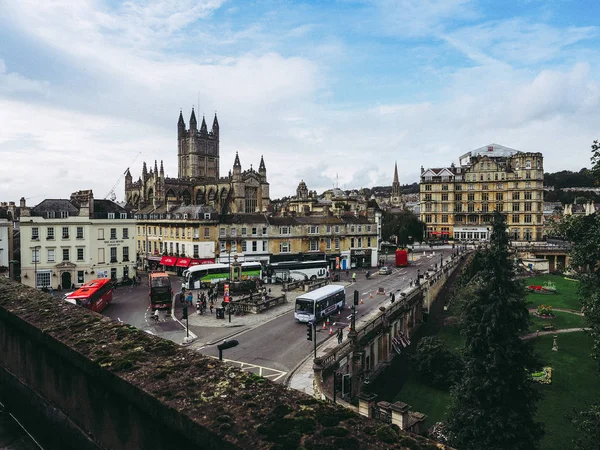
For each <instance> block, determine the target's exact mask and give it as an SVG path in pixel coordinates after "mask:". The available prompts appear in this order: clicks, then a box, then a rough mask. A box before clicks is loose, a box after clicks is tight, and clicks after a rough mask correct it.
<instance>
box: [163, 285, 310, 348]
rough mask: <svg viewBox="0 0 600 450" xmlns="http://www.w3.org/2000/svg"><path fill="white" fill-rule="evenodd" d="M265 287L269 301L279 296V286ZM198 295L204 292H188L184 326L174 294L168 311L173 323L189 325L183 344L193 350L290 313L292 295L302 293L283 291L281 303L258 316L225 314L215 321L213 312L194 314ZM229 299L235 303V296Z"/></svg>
mask: <svg viewBox="0 0 600 450" xmlns="http://www.w3.org/2000/svg"><path fill="white" fill-rule="evenodd" d="M265 287H266V288H267V289H271V293H270V294H268V297H269V298H271V297H280V296H281V295H283V294H284V291H283V287H282V285H280V284H270V285H265ZM186 292H189V291H186ZM201 292H206V289H194V290H193V291H192V294H193V296H194V307H193V308H191V309H188V321H187V322H188V324H186V321H185V320H183V319H181V317H182V315H183V313H182V311H181V302H180V301H179V297H178V294H177V295H176V298H175V302H174V305H173V312H172V314H173V317H174V318H175V320H176V321H177V322H179V323H180V324H181V326H182V327H183V328H184V329H185V328H186V325H188V326H189V330H190V339H189V340H188V341H187V342H184V344H188V345H193V346H194V347H201V346H205V345H214V344H216V343H218V342H221V341H223V340H226V339H229V338H232V337H234V336H237V335H238V334H241V333H243V332H245V331H248V330H251V329H253V328H256V327H259V326H261V325H264V324H265V323H267V322H269V321H271V320H273V319H276V318H277V317H279V316H281V315H283V314H286V313H288V312H290V311H292V310H293V309H294V304H295V301H296V296H298V295H300V294H301V293H302V292H301V291H294V292H287V293H285V294H286V297H287V301H286V302H285V303H283V304H280V305H277V306H274V307H272V308H269V309H268V310H266V311H262V312H261V313H260V314H251V313H249V314H244V315H236V314H231V316H230V315H229V314H227V313H226V314H225V319H217V317H216V309H213V312H212V313H211V312H210V310H209V309H208V308H207V309H206V311H205V312H204V314H198V313H197V312H196V307H195V303H196V299H197V295H198V293H201ZM233 300H235V297H233Z"/></svg>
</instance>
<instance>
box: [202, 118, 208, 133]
mask: <svg viewBox="0 0 600 450" xmlns="http://www.w3.org/2000/svg"><path fill="white" fill-rule="evenodd" d="M200 133H202V134H208V129H207V128H206V120H204V115H203V116H202V125H200Z"/></svg>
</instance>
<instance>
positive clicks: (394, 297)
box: [392, 292, 396, 303]
mask: <svg viewBox="0 0 600 450" xmlns="http://www.w3.org/2000/svg"><path fill="white" fill-rule="evenodd" d="M395 301H396V295H395V294H394V293H393V292H392V303H394V302H395Z"/></svg>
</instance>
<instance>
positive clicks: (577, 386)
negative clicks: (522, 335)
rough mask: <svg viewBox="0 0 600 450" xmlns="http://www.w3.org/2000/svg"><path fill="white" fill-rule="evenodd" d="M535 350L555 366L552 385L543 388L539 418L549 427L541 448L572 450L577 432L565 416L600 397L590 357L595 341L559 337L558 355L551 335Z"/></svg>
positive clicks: (579, 334) (537, 343) (574, 335)
mask: <svg viewBox="0 0 600 450" xmlns="http://www.w3.org/2000/svg"><path fill="white" fill-rule="evenodd" d="M535 348H536V350H537V351H538V352H539V353H540V355H541V356H542V358H543V359H544V361H547V363H548V365H549V366H550V367H552V384H550V385H540V387H541V391H542V393H543V394H544V398H542V399H541V400H540V401H539V403H538V417H537V418H538V420H539V421H541V422H542V423H544V425H545V428H546V436H545V437H544V440H543V441H542V443H541V446H540V448H543V449H548V450H552V449H557V450H558V449H565V448H572V445H571V439H572V438H573V437H574V436H575V431H574V430H573V429H572V428H571V426H570V425H569V424H567V423H566V421H565V413H566V412H567V411H568V410H569V409H570V408H575V409H583V408H585V405H586V404H587V402H589V401H592V400H593V399H598V398H600V383H598V381H599V378H598V372H597V370H596V367H597V366H596V363H595V362H594V361H593V360H592V359H591V358H590V357H589V354H590V351H591V348H592V340H591V339H590V337H589V336H587V335H586V334H585V333H583V332H576V333H565V334H559V335H558V352H553V351H552V336H540V337H539V338H536V340H535Z"/></svg>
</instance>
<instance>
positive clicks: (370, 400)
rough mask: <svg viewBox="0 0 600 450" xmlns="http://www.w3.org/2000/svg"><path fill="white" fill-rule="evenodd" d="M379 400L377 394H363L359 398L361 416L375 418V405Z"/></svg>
mask: <svg viewBox="0 0 600 450" xmlns="http://www.w3.org/2000/svg"><path fill="white" fill-rule="evenodd" d="M376 399H377V394H366V393H362V394H360V395H359V396H358V413H359V414H360V415H361V416H365V417H368V418H369V419H372V418H373V405H374V404H375V400H376Z"/></svg>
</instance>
